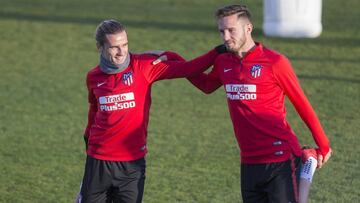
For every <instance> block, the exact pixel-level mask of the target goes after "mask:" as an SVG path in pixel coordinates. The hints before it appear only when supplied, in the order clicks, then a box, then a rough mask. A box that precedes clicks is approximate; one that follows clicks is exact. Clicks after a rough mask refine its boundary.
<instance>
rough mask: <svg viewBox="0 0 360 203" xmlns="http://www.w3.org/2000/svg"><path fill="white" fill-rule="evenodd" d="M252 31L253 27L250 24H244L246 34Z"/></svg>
mask: <svg viewBox="0 0 360 203" xmlns="http://www.w3.org/2000/svg"><path fill="white" fill-rule="evenodd" d="M253 29H254V26H253V25H252V24H251V23H248V24H246V32H247V33H249V34H251V33H252V31H253Z"/></svg>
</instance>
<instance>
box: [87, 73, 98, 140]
mask: <svg viewBox="0 0 360 203" xmlns="http://www.w3.org/2000/svg"><path fill="white" fill-rule="evenodd" d="M86 86H87V89H88V102H89V111H88V123H87V125H86V128H85V132H84V136H85V137H87V138H88V137H89V131H90V127H91V126H92V124H93V123H94V121H95V114H96V111H97V103H96V97H95V95H94V93H93V92H92V89H91V86H90V79H89V75H87V77H86Z"/></svg>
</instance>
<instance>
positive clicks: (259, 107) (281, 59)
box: [189, 5, 331, 203]
mask: <svg viewBox="0 0 360 203" xmlns="http://www.w3.org/2000/svg"><path fill="white" fill-rule="evenodd" d="M216 17H217V24H218V29H219V31H220V34H221V38H222V40H223V41H224V43H225V45H226V47H227V49H228V50H229V53H224V54H221V55H219V56H218V57H217V58H216V60H215V63H214V68H213V69H212V71H211V72H210V73H209V74H205V73H202V74H200V75H198V76H196V77H191V78H189V80H190V81H191V83H192V84H193V85H195V86H196V87H197V88H199V89H200V90H202V91H203V92H205V93H207V94H209V93H211V92H213V91H215V90H216V89H218V88H219V87H220V86H222V85H223V86H224V90H225V92H226V97H227V102H228V108H229V112H230V116H231V120H232V123H233V128H234V131H235V136H236V139H237V141H238V144H239V147H240V151H241V192H242V198H243V201H244V202H245V203H249V202H254V203H261V202H264V203H265V202H277V203H278V202H286V203H288V202H298V201H299V200H298V197H299V196H298V188H297V187H298V182H297V177H296V173H297V172H298V169H299V167H298V166H299V163H300V157H301V156H302V150H301V147H300V144H299V141H298V139H297V137H296V135H295V133H294V132H293V130H292V129H291V127H290V125H289V123H288V122H287V120H286V110H285V105H284V99H285V95H286V96H287V97H288V98H289V99H290V101H291V102H292V104H293V105H294V107H295V109H296V111H297V112H298V114H299V115H300V117H301V118H302V120H303V121H304V122H305V123H306V125H307V126H308V128H309V129H310V131H311V133H312V136H313V138H314V140H315V142H316V144H317V146H318V149H317V152H318V157H316V158H317V161H318V167H321V166H322V165H323V164H324V163H325V162H326V161H327V160H328V159H329V157H330V155H331V148H330V142H329V140H328V138H327V136H326V135H325V132H324V130H323V129H322V127H321V124H320V122H319V119H318V118H317V116H316V114H315V112H314V110H313V108H312V107H311V105H310V103H309V101H308V99H307V98H306V96H305V94H304V92H303V90H302V89H301V87H300V84H299V81H298V79H297V77H296V75H295V73H294V71H293V68H292V66H291V64H290V62H289V60H288V59H287V58H286V57H285V56H284V55H282V54H280V53H278V52H276V51H273V50H271V49H268V48H266V47H264V46H263V45H262V44H261V43H257V42H254V40H253V39H252V35H251V33H252V30H253V24H252V22H251V14H250V11H249V10H248V8H247V7H246V6H244V5H229V6H225V7H223V8H220V9H218V10H217V12H216ZM305 198H306V199H307V197H305ZM304 201H306V200H304Z"/></svg>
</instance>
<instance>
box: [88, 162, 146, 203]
mask: <svg viewBox="0 0 360 203" xmlns="http://www.w3.org/2000/svg"><path fill="white" fill-rule="evenodd" d="M145 165H146V163H145V159H144V158H141V159H138V160H134V161H104V160H98V159H94V158H92V157H90V156H87V158H86V164H85V174H84V178H83V182H82V187H81V195H82V201H81V202H82V203H141V201H142V196H143V193H144V184H145Z"/></svg>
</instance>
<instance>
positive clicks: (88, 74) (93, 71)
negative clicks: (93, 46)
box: [87, 65, 102, 78]
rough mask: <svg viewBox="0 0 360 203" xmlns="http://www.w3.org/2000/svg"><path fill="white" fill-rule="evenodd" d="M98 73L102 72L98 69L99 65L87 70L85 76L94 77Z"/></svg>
mask: <svg viewBox="0 0 360 203" xmlns="http://www.w3.org/2000/svg"><path fill="white" fill-rule="evenodd" d="M99 74H102V71H101V70H100V65H97V66H95V67H93V68H91V69H90V70H89V71H88V72H87V77H88V78H89V77H96V76H97V75H99Z"/></svg>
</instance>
